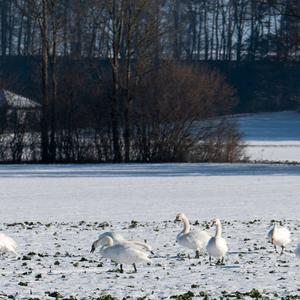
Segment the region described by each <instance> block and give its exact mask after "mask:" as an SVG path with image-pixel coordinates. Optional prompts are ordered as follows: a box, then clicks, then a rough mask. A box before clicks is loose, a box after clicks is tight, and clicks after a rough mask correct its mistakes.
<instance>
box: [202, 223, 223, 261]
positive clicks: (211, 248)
mask: <svg viewBox="0 0 300 300" xmlns="http://www.w3.org/2000/svg"><path fill="white" fill-rule="evenodd" d="M212 226H216V234H215V236H214V237H212V238H211V239H210V240H209V241H208V244H207V247H206V250H207V252H208V255H209V262H210V263H211V257H212V256H213V257H217V258H218V261H217V264H223V263H224V257H225V255H226V253H227V251H228V247H227V243H226V240H225V239H224V238H222V236H221V235H222V225H221V222H220V220H219V219H214V220H213V221H212V224H211V227H212Z"/></svg>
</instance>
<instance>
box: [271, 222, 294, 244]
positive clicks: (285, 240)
mask: <svg viewBox="0 0 300 300" xmlns="http://www.w3.org/2000/svg"><path fill="white" fill-rule="evenodd" d="M275 239H276V240H277V241H279V242H280V243H281V244H282V245H283V246H285V245H287V244H289V243H290V242H291V233H290V231H289V230H288V229H287V228H285V227H279V228H278V229H277V232H276V236H275Z"/></svg>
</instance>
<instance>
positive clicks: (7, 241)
mask: <svg viewBox="0 0 300 300" xmlns="http://www.w3.org/2000/svg"><path fill="white" fill-rule="evenodd" d="M16 248H17V245H16V242H15V241H14V240H13V239H12V238H10V237H8V236H7V235H5V234H4V233H0V252H13V253H15V254H16Z"/></svg>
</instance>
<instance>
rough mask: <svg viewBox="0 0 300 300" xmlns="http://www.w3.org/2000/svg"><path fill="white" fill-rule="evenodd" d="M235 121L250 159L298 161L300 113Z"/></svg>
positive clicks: (290, 112) (251, 117)
mask: <svg viewBox="0 0 300 300" xmlns="http://www.w3.org/2000/svg"><path fill="white" fill-rule="evenodd" d="M235 118H236V119H237V121H238V123H239V125H240V129H241V132H242V133H243V135H244V140H245V142H246V145H247V147H246V154H247V156H249V158H250V159H251V160H258V161H289V162H300V113H298V112H292V111H286V112H277V113H260V114H249V115H241V116H236V117H235Z"/></svg>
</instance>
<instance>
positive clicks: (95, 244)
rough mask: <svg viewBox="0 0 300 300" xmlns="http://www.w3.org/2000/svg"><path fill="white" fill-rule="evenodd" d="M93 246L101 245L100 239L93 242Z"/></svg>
mask: <svg viewBox="0 0 300 300" xmlns="http://www.w3.org/2000/svg"><path fill="white" fill-rule="evenodd" d="M93 245H94V248H95V249H96V248H98V247H99V246H100V245H101V239H98V240H97V241H95V242H94V244H93Z"/></svg>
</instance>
